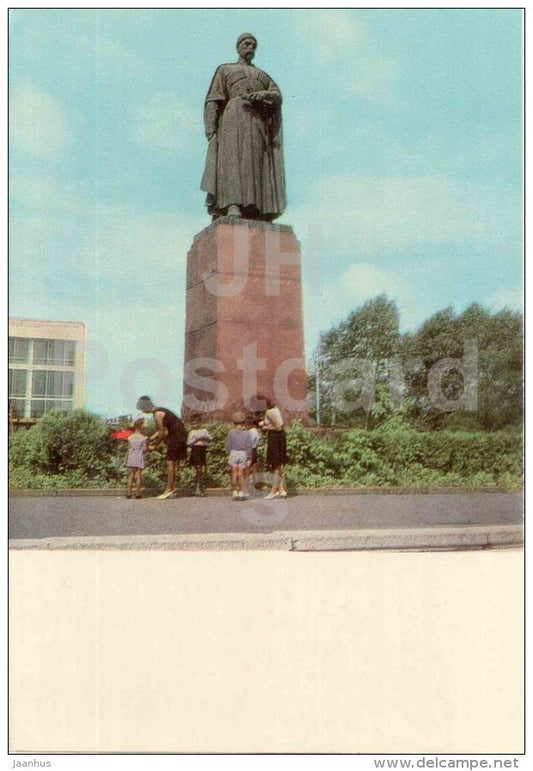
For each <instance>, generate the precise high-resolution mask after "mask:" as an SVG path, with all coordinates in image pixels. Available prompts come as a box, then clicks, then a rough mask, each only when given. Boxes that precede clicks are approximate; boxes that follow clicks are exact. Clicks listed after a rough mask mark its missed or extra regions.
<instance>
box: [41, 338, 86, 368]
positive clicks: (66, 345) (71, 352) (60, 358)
mask: <svg viewBox="0 0 533 771" xmlns="http://www.w3.org/2000/svg"><path fill="white" fill-rule="evenodd" d="M75 354H76V343H75V342H74V341H73V340H34V341H33V363H34V364H54V365H55V366H59V367H73V366H74V357H75Z"/></svg>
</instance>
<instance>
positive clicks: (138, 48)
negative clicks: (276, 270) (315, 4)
mask: <svg viewBox="0 0 533 771" xmlns="http://www.w3.org/2000/svg"><path fill="white" fill-rule="evenodd" d="M243 31H251V32H253V33H255V34H256V35H257V37H258V40H259V47H258V50H257V54H256V58H255V63H256V64H257V65H258V66H259V67H261V68H262V69H264V70H266V71H267V72H268V73H269V74H270V75H271V76H272V77H273V78H274V80H275V81H276V82H277V83H278V85H279V86H280V88H281V91H282V93H283V98H284V105H283V119H284V144H285V164H286V176H287V195H288V207H287V210H286V212H285V214H284V215H283V216H282V217H281V218H280V219H279V220H278V222H280V223H285V224H289V225H291V226H292V227H293V229H294V231H295V233H296V235H297V237H298V238H299V240H300V241H301V243H302V265H303V295H304V329H305V340H306V351H307V356H308V359H309V362H310V359H311V354H312V352H313V350H314V348H315V346H316V344H317V342H318V339H319V334H320V332H321V331H326V330H328V329H329V328H330V327H331V326H332V325H333V324H336V323H338V322H339V321H340V320H342V319H343V318H345V317H346V315H347V314H348V313H349V312H350V311H351V310H353V309H354V308H356V307H357V306H358V305H360V304H361V303H362V302H364V301H365V300H367V299H369V298H371V297H374V296H375V295H377V294H379V293H381V292H386V293H387V294H388V295H389V297H391V298H393V299H394V300H396V302H397V303H398V307H399V310H400V318H401V324H402V329H404V330H409V329H413V328H415V327H416V326H417V325H418V324H420V323H421V322H422V321H423V320H424V319H425V318H427V317H428V316H429V315H431V314H432V313H434V312H436V311H437V310H440V309H442V308H444V307H446V306H449V305H452V306H453V307H454V308H455V309H456V310H457V311H461V310H463V309H464V308H465V307H467V306H468V305H469V304H470V303H471V302H479V303H482V304H483V305H485V306H486V307H488V308H489V309H491V310H498V309H501V308H503V307H509V308H513V309H515V308H520V307H521V296H522V281H523V279H522V262H523V256H522V254H523V252H522V250H523V245H522V205H523V204H522V15H521V12H520V10H517V9H484V10H476V9H472V10H467V9H455V10H453V9H447V10H432V9H429V10H428V9H406V10H392V9H391V10H385V9H383V10H375V9H366V10H365V9H359V10H347V9H340V10H305V9H294V10H289V9H276V10H246V9H238V10H229V11H228V10H224V11H223V10H218V9H205V10H182V9H174V10H171V9H160V10H151V9H146V10H138V9H130V10H123V9H102V10H96V9H85V10H81V9H80V10H78V9H71V10H65V9H57V10H51V9H34V10H23V9H15V10H12V11H11V12H10V30H9V40H10V56H9V65H10V69H9V93H10V316H12V317H29V318H44V319H57V320H73V321H83V322H85V323H86V324H87V325H88V330H89V342H90V345H89V355H88V371H87V407H88V408H89V409H91V410H93V411H95V412H98V413H100V414H104V415H117V414H122V413H128V412H131V411H132V410H133V409H134V400H135V397H136V395H138V394H139V393H141V392H143V393H144V392H146V393H151V394H153V395H154V397H155V398H156V400H158V401H160V402H165V403H167V404H168V405H169V406H174V407H176V408H178V409H179V406H180V404H181V390H182V382H181V381H182V366H183V342H184V321H185V264H186V255H187V251H188V249H189V248H190V245H191V243H192V239H193V236H194V235H195V234H196V233H197V232H199V231H200V230H201V229H202V228H203V227H205V226H207V225H208V224H209V218H208V217H207V214H206V213H205V208H204V195H203V193H201V191H200V190H199V184H200V179H201V176H202V172H203V164H204V158H205V149H206V141H205V137H204V131H203V118H202V116H203V100H204V97H205V93H206V91H207V88H208V86H209V82H210V79H211V77H212V75H213V72H214V70H215V68H216V66H217V65H218V64H220V63H222V62H226V61H234V59H235V40H236V38H237V36H238V35H239V34H240V33H241V32H243Z"/></svg>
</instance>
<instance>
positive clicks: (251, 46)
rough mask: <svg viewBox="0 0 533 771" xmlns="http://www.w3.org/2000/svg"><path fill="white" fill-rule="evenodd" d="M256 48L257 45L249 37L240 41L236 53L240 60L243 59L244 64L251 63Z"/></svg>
mask: <svg viewBox="0 0 533 771" xmlns="http://www.w3.org/2000/svg"><path fill="white" fill-rule="evenodd" d="M256 48H257V43H256V42H255V40H254V39H253V38H251V37H247V38H245V39H244V40H241V42H240V43H239V45H238V46H237V52H238V54H239V56H240V57H241V59H244V61H245V62H251V61H252V59H253V58H254V56H255V49H256Z"/></svg>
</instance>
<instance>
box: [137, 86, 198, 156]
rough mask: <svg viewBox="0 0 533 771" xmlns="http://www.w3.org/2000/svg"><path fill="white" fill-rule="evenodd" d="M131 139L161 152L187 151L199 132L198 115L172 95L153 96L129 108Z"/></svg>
mask: <svg viewBox="0 0 533 771" xmlns="http://www.w3.org/2000/svg"><path fill="white" fill-rule="evenodd" d="M130 121H131V123H130V138H131V139H132V140H133V141H134V142H136V143H138V144H141V145H149V146H151V147H156V148H158V149H161V150H182V151H183V150H186V149H187V148H188V147H189V146H190V143H191V140H192V139H193V138H196V137H197V136H198V135H200V134H201V133H202V122H201V116H199V115H198V114H197V111H195V110H192V109H191V108H190V107H187V106H186V105H184V104H182V103H181V102H180V101H179V99H178V98H177V97H176V96H175V95H174V94H172V93H169V92H159V93H157V94H152V95H151V96H150V97H149V99H148V100H147V101H146V102H145V103H143V104H137V105H135V106H134V107H132V108H131V109H130Z"/></svg>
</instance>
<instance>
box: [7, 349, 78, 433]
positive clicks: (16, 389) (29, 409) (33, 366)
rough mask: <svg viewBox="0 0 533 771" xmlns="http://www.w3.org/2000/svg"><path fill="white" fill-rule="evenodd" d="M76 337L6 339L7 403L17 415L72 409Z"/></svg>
mask: <svg viewBox="0 0 533 771" xmlns="http://www.w3.org/2000/svg"><path fill="white" fill-rule="evenodd" d="M75 364H76V341H75V340H48V339H45V340H43V339H35V338H20V337H10V338H9V405H10V409H14V410H15V413H16V416H17V418H26V419H27V418H40V417H42V416H43V415H45V414H46V413H47V412H50V410H59V411H60V412H70V411H72V410H73V409H74V379H75Z"/></svg>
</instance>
